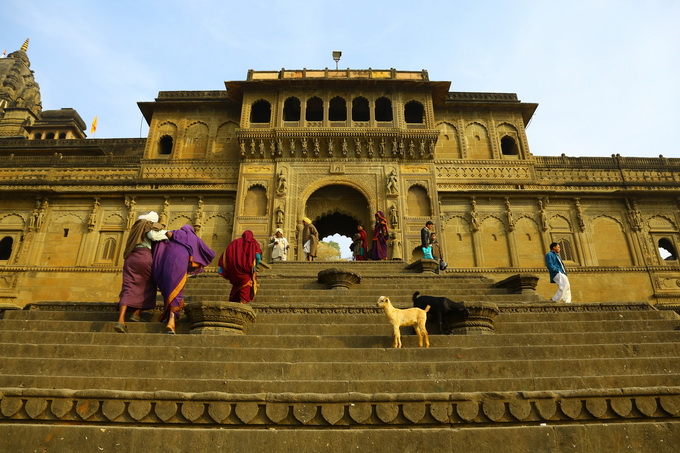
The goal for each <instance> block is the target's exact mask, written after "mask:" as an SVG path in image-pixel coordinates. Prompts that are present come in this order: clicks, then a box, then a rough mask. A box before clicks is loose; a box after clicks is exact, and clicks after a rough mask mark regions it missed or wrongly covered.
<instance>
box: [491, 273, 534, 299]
mask: <svg viewBox="0 0 680 453" xmlns="http://www.w3.org/2000/svg"><path fill="white" fill-rule="evenodd" d="M537 284H538V275H534V274H515V275H511V276H510V277H508V278H506V279H505V280H501V281H500V282H498V283H496V284H495V285H493V286H494V287H496V288H506V289H507V290H508V292H509V293H510V294H535V293H536V285H537Z"/></svg>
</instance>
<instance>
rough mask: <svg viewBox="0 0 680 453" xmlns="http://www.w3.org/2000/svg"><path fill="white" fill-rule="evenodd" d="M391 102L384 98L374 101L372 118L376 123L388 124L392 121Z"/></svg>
mask: <svg viewBox="0 0 680 453" xmlns="http://www.w3.org/2000/svg"><path fill="white" fill-rule="evenodd" d="M393 116H394V115H393V112H392V101H391V100H390V99H389V98H388V97H385V96H380V97H379V98H378V99H376V100H375V107H374V117H375V120H376V121H378V122H390V121H392V119H393Z"/></svg>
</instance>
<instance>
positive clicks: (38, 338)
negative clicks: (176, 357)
mask: <svg viewBox="0 0 680 453" xmlns="http://www.w3.org/2000/svg"><path fill="white" fill-rule="evenodd" d="M153 324H156V325H157V326H159V328H161V327H162V324H161V323H153ZM183 324H184V323H182V322H180V323H179V324H178V326H180V325H183ZM0 325H2V323H0ZM113 325H114V323H109V325H108V326H107V328H108V329H110V330H108V331H104V332H90V331H67V332H64V331H29V330H23V331H22V330H6V329H2V328H0V343H17V344H21V343H29V344H31V343H34V344H40V343H56V342H59V343H62V344H93V345H97V344H99V345H102V344H109V345H130V344H143V345H146V346H148V347H152V346H165V347H186V346H200V347H230V348H241V347H248V348H272V349H286V348H298V347H300V346H301V345H303V346H304V347H305V348H373V347H376V348H380V347H382V348H390V347H392V335H391V334H390V335H385V336H375V335H323V336H322V335H297V336H282V335H166V334H164V333H160V332H159V333H144V332H139V333H129V334H119V333H115V332H114V331H113ZM137 326H141V327H140V329H141V328H143V326H144V324H143V323H138V324H132V323H131V324H129V325H128V327H130V330H131V332H134V329H136V328H137ZM186 328H188V326H187V327H186ZM163 332H164V330H163ZM402 341H403V343H404V348H413V347H417V344H418V343H417V342H418V339H417V337H416V336H415V335H402ZM656 342H658V343H666V342H680V330H674V331H645V332H635V331H632V332H630V331H626V332H587V333H556V332H553V333H517V334H502V335H500V334H497V335H430V346H431V348H436V347H443V346H446V347H483V346H517V347H522V346H525V345H536V346H538V345H544V346H548V345H600V344H612V343H622V344H636V343H656Z"/></svg>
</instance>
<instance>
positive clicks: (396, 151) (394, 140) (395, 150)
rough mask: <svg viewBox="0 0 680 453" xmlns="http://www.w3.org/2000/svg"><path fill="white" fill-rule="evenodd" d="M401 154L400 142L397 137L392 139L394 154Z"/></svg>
mask: <svg viewBox="0 0 680 453" xmlns="http://www.w3.org/2000/svg"><path fill="white" fill-rule="evenodd" d="M397 154H399V143H398V142H397V139H396V138H393V139H392V155H393V156H396V155H397Z"/></svg>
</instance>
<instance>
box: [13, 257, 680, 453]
mask: <svg viewBox="0 0 680 453" xmlns="http://www.w3.org/2000/svg"><path fill="white" fill-rule="evenodd" d="M329 267H342V268H347V269H351V270H352V271H353V272H356V273H357V274H359V275H361V277H362V281H361V283H360V284H358V285H354V286H352V287H351V288H350V289H348V290H337V289H334V290H329V289H326V287H325V286H324V285H322V284H320V283H319V282H318V281H317V279H316V274H317V273H318V272H319V271H320V270H323V269H326V268H329ZM493 283H494V282H493V281H492V280H490V279H487V278H485V277H483V276H481V275H473V274H469V275H459V274H451V273H448V274H443V275H432V274H430V275H425V274H416V273H413V272H409V271H408V270H406V269H404V266H403V264H402V263H393V262H380V263H376V262H366V263H361V262H359V263H333V264H329V263H302V262H288V263H277V264H274V265H272V266H271V268H270V269H267V270H265V271H264V272H262V273H261V275H260V291H259V292H258V295H257V297H256V300H255V301H254V302H253V303H252V304H250V306H251V308H253V309H254V310H255V312H256V314H257V318H256V321H255V323H254V324H251V325H248V326H247V327H246V329H245V335H183V334H184V333H188V332H189V329H190V325H189V323H188V322H187V321H186V320H185V318H184V319H183V320H182V321H180V322H179V323H178V333H179V335H175V336H172V335H166V334H164V329H163V325H162V324H160V323H158V322H142V323H128V326H129V331H130V333H129V334H127V335H124V334H118V333H115V332H114V331H113V325H114V324H115V320H116V317H117V315H116V312H115V310H116V308H115V304H113V303H67V302H45V303H37V304H32V305H30V306H28V307H26V309H24V310H10V309H6V310H4V312H3V317H2V319H0V396H1V397H2V401H0V451H112V450H116V451H138V450H141V449H142V448H143V449H146V450H150V451H155V450H159V449H161V448H163V449H165V450H167V451H213V450H215V448H217V449H219V450H227V449H228V450H229V451H261V450H264V449H265V448H266V449H269V450H272V451H295V452H298V451H346V450H350V449H353V450H358V451H414V452H415V451H439V450H446V451H471V452H481V451H490V450H492V449H493V450H496V451H503V452H506V451H508V452H514V451H517V452H520V451H583V452H586V451H655V452H665V451H669V452H670V451H677V450H676V448H677V445H678V444H680V429H679V427H680V425H679V423H678V422H679V420H680V419H679V417H680V343H679V340H680V319H679V318H678V316H677V315H676V314H675V313H674V312H671V311H657V310H655V309H654V308H653V307H651V306H649V305H648V304H643V303H640V304H631V303H616V302H608V303H601V304H572V305H564V304H554V303H552V302H549V301H547V300H545V299H544V298H542V297H540V296H539V295H537V294H508V292H507V290H505V289H501V288H494V287H493V286H492V285H493ZM414 291H420V292H421V293H423V294H432V295H446V296H447V297H449V298H451V299H453V300H459V301H465V302H466V303H467V304H477V303H484V304H490V303H492V304H495V305H496V306H497V307H498V310H499V312H500V314H499V315H498V316H497V317H496V318H495V321H494V330H495V332H494V333H493V334H486V335H483V334H478V335H471V334H469V335H436V334H431V338H430V340H431V347H430V348H429V349H425V348H423V349H419V348H418V347H417V339H416V337H415V335H413V332H412V331H411V330H410V329H403V330H402V333H403V335H404V337H402V338H403V341H404V348H403V349H393V348H392V347H391V346H392V337H391V335H392V334H391V328H390V326H389V324H388V322H387V319H386V318H385V316H384V314H383V313H382V312H381V311H379V310H378V309H377V307H376V301H377V298H378V297H379V296H381V295H386V296H389V297H390V298H391V299H392V302H393V303H394V305H395V306H397V307H402V308H407V307H410V306H411V294H412V293H413V292H414ZM228 292H229V285H228V283H227V282H226V281H224V280H222V279H221V278H220V277H219V276H217V275H216V274H214V273H205V274H202V275H200V276H197V277H195V278H192V279H190V280H189V283H188V284H187V288H186V290H185V294H186V295H187V299H188V301H219V300H222V301H226V299H227V297H228ZM1 308H2V307H0V309H1ZM6 308H11V307H6ZM151 315H152V314H151V313H149V314H146V316H147V318H148V319H149V320H150V319H151ZM431 327H433V326H429V327H428V328H429V330H430V331H431V332H432V331H433V329H431Z"/></svg>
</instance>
